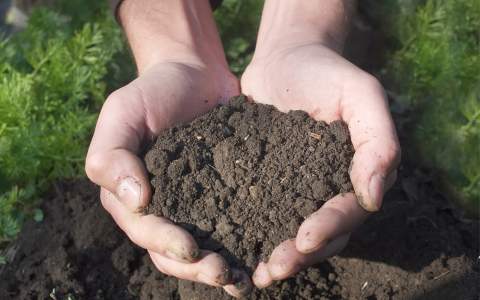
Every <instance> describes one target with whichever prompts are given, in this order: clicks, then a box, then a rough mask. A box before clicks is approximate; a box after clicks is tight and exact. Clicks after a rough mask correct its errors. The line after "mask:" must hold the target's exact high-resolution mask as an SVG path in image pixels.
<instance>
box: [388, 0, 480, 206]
mask: <svg viewBox="0 0 480 300" xmlns="http://www.w3.org/2000/svg"><path fill="white" fill-rule="evenodd" d="M398 2H399V3H401V4H399V5H400V6H399V7H401V8H402V9H401V10H397V11H399V12H400V13H399V15H397V16H395V18H396V19H397V23H396V26H395V28H396V31H395V35H396V36H397V38H398V42H399V44H400V49H399V50H398V51H397V52H396V53H395V54H394V55H393V57H392V62H391V64H390V66H389V70H388V72H389V73H390V74H392V75H393V77H394V78H395V82H396V86H397V89H398V91H397V92H398V93H399V94H401V96H402V97H401V98H402V99H403V101H404V103H406V104H407V105H409V107H410V108H411V110H412V113H413V114H414V116H415V118H414V123H413V124H415V126H414V127H413V128H412V129H411V134H412V136H413V141H414V144H415V145H416V148H415V149H411V150H413V151H418V152H419V153H420V155H421V157H422V158H423V160H424V161H426V162H427V163H428V164H429V165H430V166H431V167H435V168H436V169H438V170H439V171H440V173H441V176H443V178H444V179H445V182H448V183H449V184H448V188H449V189H451V190H453V192H454V194H455V195H457V196H459V198H460V199H461V200H464V201H468V202H469V203H470V204H471V205H472V206H473V207H474V208H476V209H478V205H479V204H480V46H479V43H480V42H479V40H480V1H478V0H458V1H449V0H428V1H426V2H422V3H423V4H422V5H418V1H414V2H409V3H410V4H409V5H405V4H404V3H403V1H398ZM407 2H408V1H407ZM416 3H417V4H416ZM407 150H408V149H407ZM477 213H478V212H477Z"/></svg>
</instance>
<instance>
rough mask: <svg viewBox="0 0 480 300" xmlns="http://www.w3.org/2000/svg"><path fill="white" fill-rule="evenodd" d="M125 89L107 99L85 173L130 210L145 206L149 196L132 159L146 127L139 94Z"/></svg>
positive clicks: (144, 176)
mask: <svg viewBox="0 0 480 300" xmlns="http://www.w3.org/2000/svg"><path fill="white" fill-rule="evenodd" d="M135 92H136V90H135V89H129V88H128V86H127V87H124V88H122V89H120V90H119V91H117V92H115V93H113V94H112V95H111V96H109V97H108V98H107V100H106V101H105V104H104V105H103V107H102V111H101V112H100V115H99V118H98V122H97V126H96V128H95V133H94V135H93V138H92V142H91V144H90V148H89V150H88V154H87V158H86V164H85V170H86V173H87V176H88V177H89V178H90V179H91V180H92V181H93V182H95V183H96V184H98V185H100V186H102V187H104V188H106V189H107V190H109V191H110V192H111V193H113V194H114V195H116V196H117V198H118V199H119V200H120V201H121V202H123V203H124V205H125V206H126V207H127V208H129V210H131V211H137V210H139V209H140V208H142V207H144V206H146V205H147V204H148V201H149V199H150V196H151V189H150V184H149V182H148V176H147V173H146V170H145V167H144V165H143V163H142V161H141V160H140V159H139V158H138V157H137V156H136V154H135V153H136V152H137V151H138V149H139V147H140V144H141V141H142V139H143V137H144V136H145V132H146V126H145V121H144V120H143V119H144V115H143V103H142V101H141V95H137V94H135Z"/></svg>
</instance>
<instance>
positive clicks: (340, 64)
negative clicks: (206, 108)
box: [241, 44, 398, 287]
mask: <svg viewBox="0 0 480 300" xmlns="http://www.w3.org/2000/svg"><path fill="white" fill-rule="evenodd" d="M241 87H242V91H243V93H245V94H246V95H247V96H249V97H250V98H251V99H253V100H254V101H257V102H261V103H266V104H271V105H274V106H276V107H277V108H278V109H280V110H282V111H288V110H304V111H306V112H308V113H309V114H310V115H311V116H312V117H313V118H315V119H317V120H323V121H326V122H332V121H334V120H338V119H341V120H344V121H345V122H346V123H347V124H348V126H349V129H350V133H351V137H352V142H353V145H354V147H355V150H356V153H355V156H354V159H353V164H352V171H351V173H350V177H351V179H352V183H353V186H354V189H355V194H356V195H355V194H353V193H350V194H345V195H338V196H336V197H334V198H333V199H332V200H330V201H328V202H327V204H325V205H324V206H323V207H322V208H321V209H320V210H319V211H317V212H316V213H314V214H313V215H312V216H310V217H309V218H307V219H306V221H305V222H304V223H303V224H302V226H301V227H300V229H299V232H298V234H297V238H296V240H294V241H291V240H289V241H285V242H283V243H282V244H281V245H279V246H278V247H277V249H275V251H274V252H273V253H272V256H271V258H270V260H269V262H268V263H266V264H265V263H261V264H260V265H259V267H258V268H257V270H256V272H255V276H254V282H255V284H256V285H257V286H259V287H262V286H267V285H269V284H270V283H271V281H272V280H280V279H283V278H286V277H288V276H290V275H292V274H293V273H295V272H297V271H299V270H300V269H301V268H303V267H305V266H307V265H310V264H313V263H316V262H318V261H319V260H322V259H325V258H326V257H328V256H331V255H333V254H335V253H336V252H338V251H340V250H341V249H342V248H343V247H344V246H345V245H346V242H347V241H348V238H349V235H350V232H351V231H352V230H353V229H354V228H355V227H356V226H358V224H360V223H361V222H362V221H363V220H364V219H365V217H366V216H367V212H366V211H365V210H369V211H374V210H377V209H378V208H379V206H380V202H381V198H382V196H383V190H384V187H386V188H388V185H389V184H391V181H392V180H394V177H395V173H394V172H393V173H392V174H389V173H390V172H392V170H393V169H394V167H395V166H396V162H397V159H398V157H397V156H398V142H397V141H396V135H395V129H394V127H393V123H392V121H391V118H390V115H389V112H388V107H387V105H386V101H385V96H384V92H383V89H382V88H381V86H380V84H379V83H378V82H377V81H376V80H375V79H374V78H373V77H372V76H370V75H369V74H367V73H365V72H363V71H362V70H360V69H359V68H357V67H355V66H354V65H353V64H351V63H349V62H348V61H347V60H345V59H344V58H342V57H341V56H340V55H338V54H337V53H335V52H333V51H332V50H330V49H328V48H326V47H324V46H322V45H319V44H310V45H300V46H294V47H287V48H283V49H280V50H274V51H272V52H270V53H269V55H266V56H263V57H256V58H254V59H253V60H252V63H251V65H250V66H249V67H248V68H247V70H246V72H245V74H244V75H243V77H242V82H241ZM379 171H381V172H382V173H381V174H385V173H386V175H375V174H380V173H379ZM374 176H382V177H381V178H382V179H381V180H382V183H381V184H377V185H376V186H374V188H373V189H372V188H371V185H370V182H371V179H372V178H373V177H374ZM356 196H357V197H358V202H359V203H360V204H361V205H362V206H363V208H365V210H364V209H362V207H361V206H360V205H359V204H358V202H357V197H356ZM312 233H313V234H312ZM309 235H310V236H309Z"/></svg>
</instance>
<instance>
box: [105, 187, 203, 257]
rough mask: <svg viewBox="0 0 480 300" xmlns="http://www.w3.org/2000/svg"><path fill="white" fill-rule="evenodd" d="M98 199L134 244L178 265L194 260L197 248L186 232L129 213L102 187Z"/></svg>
mask: <svg viewBox="0 0 480 300" xmlns="http://www.w3.org/2000/svg"><path fill="white" fill-rule="evenodd" d="M100 198H101V200H102V205H103V207H104V208H105V209H106V210H107V211H108V212H109V213H110V214H111V215H112V217H113V219H114V220H115V222H116V223H117V225H118V226H119V227H120V228H121V229H122V230H123V231H124V232H125V233H126V234H127V235H128V237H129V238H130V239H131V240H132V241H133V242H134V243H135V244H137V245H139V246H140V247H142V248H145V249H148V250H151V251H154V252H157V253H161V254H163V255H165V256H168V257H170V258H172V259H175V260H178V261H181V262H192V261H195V260H197V258H198V256H199V255H200V251H199V249H198V245H197V243H196V242H195V240H194V239H193V237H192V236H191V235H190V234H189V233H188V232H187V231H186V230H184V229H182V228H181V227H179V226H176V225H175V224H173V223H172V222H171V221H169V220H168V219H166V218H161V217H156V216H154V215H143V214H141V213H135V212H132V211H131V210H130V209H128V208H127V207H126V206H125V205H124V204H123V203H122V202H120V201H118V200H117V198H116V197H115V195H113V194H112V193H111V192H109V191H107V190H106V189H104V188H102V189H101V192H100ZM146 229H148V230H146Z"/></svg>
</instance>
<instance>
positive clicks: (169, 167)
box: [145, 96, 353, 271]
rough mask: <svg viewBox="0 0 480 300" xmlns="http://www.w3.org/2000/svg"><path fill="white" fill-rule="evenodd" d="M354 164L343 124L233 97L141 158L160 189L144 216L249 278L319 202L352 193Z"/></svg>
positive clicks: (165, 135)
mask: <svg viewBox="0 0 480 300" xmlns="http://www.w3.org/2000/svg"><path fill="white" fill-rule="evenodd" d="M352 156H353V146H352V144H351V142H350V136H349V134H348V128H347V126H346V125H345V124H344V123H343V122H340V121H336V122H333V123H332V124H330V125H328V124H326V123H325V122H317V121H315V120H313V119H311V118H310V117H309V116H308V115H307V114H306V113H305V112H302V111H293V112H289V113H288V114H285V113H282V112H279V111H278V110H277V109H275V108H274V107H273V106H270V105H263V104H254V103H251V102H248V101H246V100H245V98H244V97H242V96H240V97H235V98H232V100H231V101H230V102H229V104H228V105H224V106H219V107H217V108H215V109H214V110H212V111H211V112H209V113H208V114H206V115H204V116H202V117H200V118H198V119H196V120H194V121H193V122H191V123H189V124H187V125H181V126H178V127H175V128H172V129H170V130H168V131H166V132H165V133H163V134H162V135H160V136H159V137H158V139H157V141H156V143H155V144H154V145H153V147H152V149H151V150H150V151H149V152H148V153H147V154H146V156H145V161H146V165H147V169H148V170H149V172H150V173H151V174H152V176H153V178H152V181H151V182H152V185H153V187H154V190H155V192H154V195H153V200H152V202H151V203H150V205H149V206H148V207H147V210H146V212H147V213H154V214H156V215H160V216H165V217H167V218H169V219H171V220H173V221H175V222H177V224H179V225H180V226H182V227H184V228H186V229H187V230H189V231H190V232H191V234H192V235H193V236H194V237H195V239H196V240H197V242H198V244H199V246H200V248H202V249H208V250H212V251H216V252H219V253H220V254H222V255H223V256H224V257H225V258H226V259H227V261H228V262H229V263H230V265H231V266H233V267H245V266H246V267H247V268H248V270H249V271H252V270H253V269H254V268H255V266H256V265H257V263H258V260H259V258H268V256H269V255H270V254H271V252H272V251H273V249H274V247H275V246H277V245H278V244H280V243H281V242H282V241H284V240H287V239H289V238H294V237H295V235H296V233H297V231H298V227H299V226H300V224H301V222H302V221H303V220H304V218H305V217H307V216H308V215H310V214H311V213H313V212H314V211H316V210H317V209H318V208H319V207H320V206H321V205H322V203H323V202H325V201H327V200H328V199H329V198H331V197H333V196H335V195H336V194H338V193H343V192H349V191H352V185H351V183H350V178H349V175H348V167H349V165H350V161H351V159H352Z"/></svg>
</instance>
